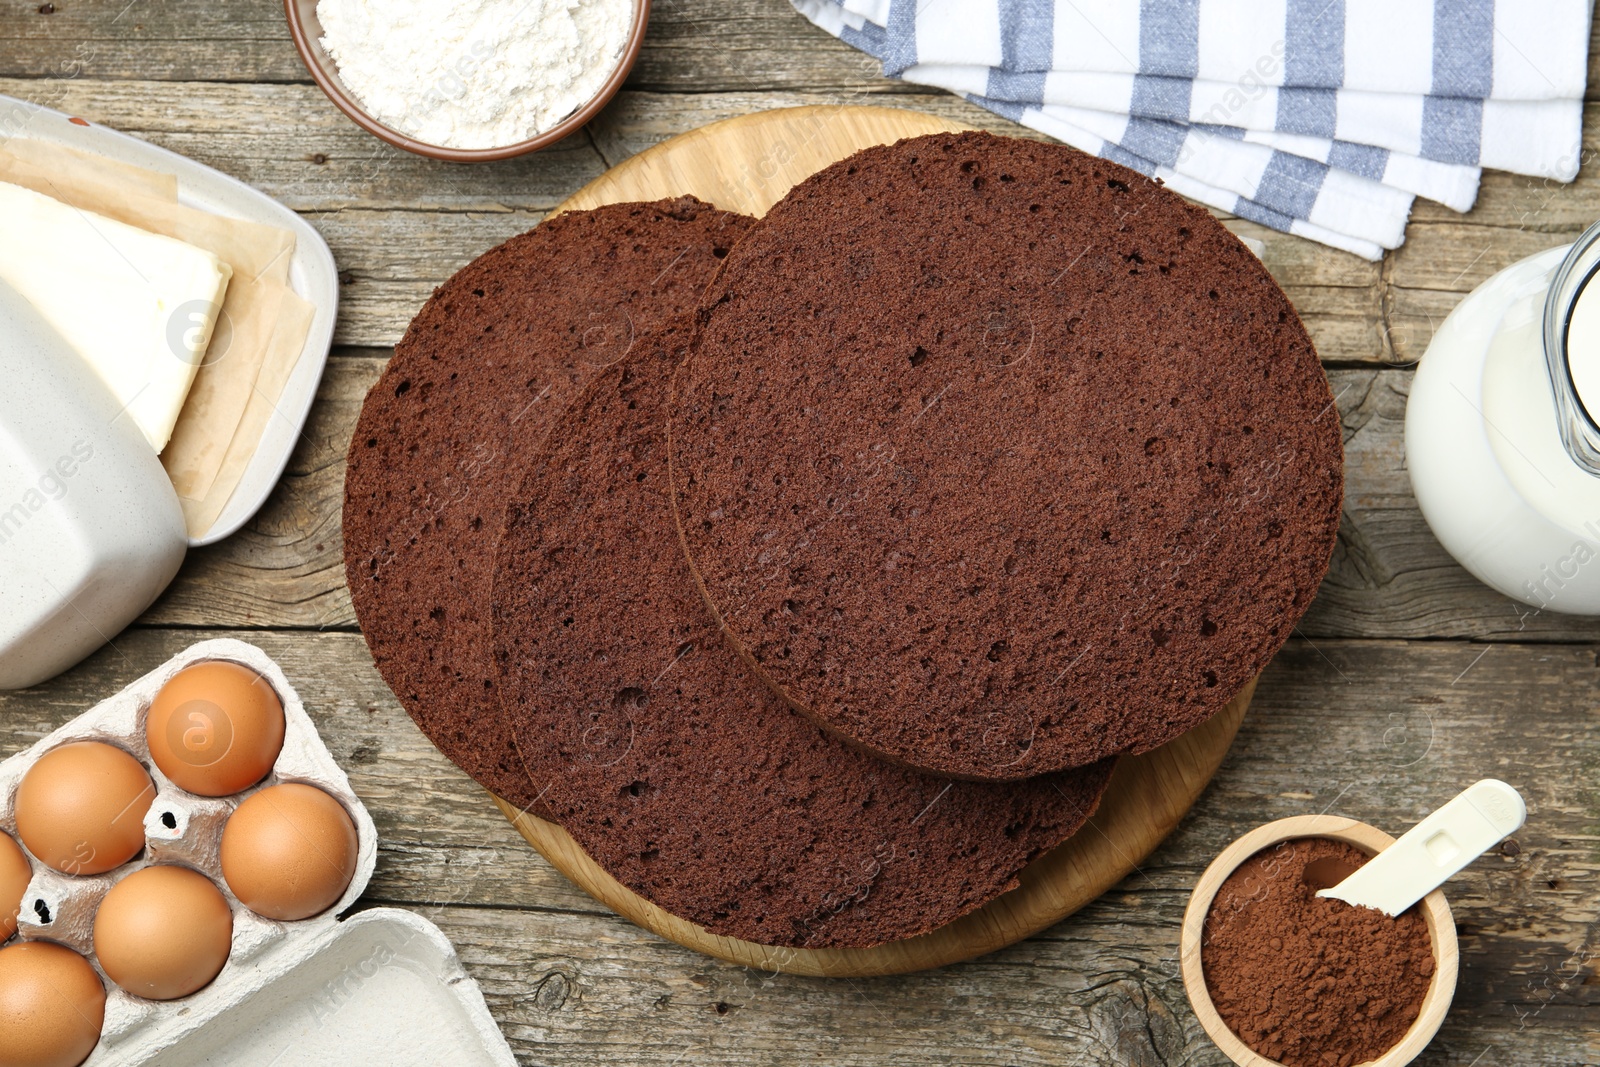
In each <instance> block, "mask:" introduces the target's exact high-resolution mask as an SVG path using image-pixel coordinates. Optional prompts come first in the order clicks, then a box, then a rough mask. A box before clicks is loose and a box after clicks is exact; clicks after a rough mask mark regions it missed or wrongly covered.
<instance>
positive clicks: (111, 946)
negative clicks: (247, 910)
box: [94, 866, 233, 1000]
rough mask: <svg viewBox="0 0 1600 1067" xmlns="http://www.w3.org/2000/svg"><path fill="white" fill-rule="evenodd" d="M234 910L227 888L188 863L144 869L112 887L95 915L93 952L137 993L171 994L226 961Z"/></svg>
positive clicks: (205, 979) (192, 986)
mask: <svg viewBox="0 0 1600 1067" xmlns="http://www.w3.org/2000/svg"><path fill="white" fill-rule="evenodd" d="M232 945H233V912H232V911H231V910H230V909H229V908H228V901H227V898H226V897H224V896H223V895H222V890H220V889H218V888H217V887H216V886H215V885H213V884H212V883H211V879H209V878H207V877H206V876H205V875H203V874H198V873H196V872H195V871H191V870H190V869H189V868H187V867H166V866H163V867H146V868H145V869H144V870H142V871H135V872H134V873H132V874H130V875H128V877H126V878H124V879H123V880H122V881H120V882H118V883H117V884H116V885H114V886H112V887H111V892H109V893H107V894H106V895H105V898H104V899H102V900H101V901H100V910H99V911H97V912H95V913H94V955H95V958H96V959H98V960H99V961H100V966H101V967H102V968H104V969H105V972H106V976H107V977H108V978H110V979H111V980H112V981H113V982H115V983H117V985H119V986H121V987H122V988H123V989H126V990H127V991H128V992H130V993H132V994H133V995H134V996H136V997H148V998H149V999H151V1000H174V999H176V998H178V997H186V996H188V995H189V994H190V993H193V992H194V991H195V990H197V989H200V988H202V987H204V986H205V985H207V984H209V983H210V981H211V979H213V978H215V977H216V976H217V973H218V972H219V971H221V970H222V965H223V964H225V963H227V962H228V950H229V949H230V948H231V947H232Z"/></svg>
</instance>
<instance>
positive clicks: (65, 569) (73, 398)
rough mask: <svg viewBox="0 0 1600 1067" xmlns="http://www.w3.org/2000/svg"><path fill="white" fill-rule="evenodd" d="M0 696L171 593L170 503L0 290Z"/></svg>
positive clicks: (86, 375)
mask: <svg viewBox="0 0 1600 1067" xmlns="http://www.w3.org/2000/svg"><path fill="white" fill-rule="evenodd" d="M0 382H3V383H4V388H0V689H18V688H21V687H23V686H29V685H33V684H34V683H36V682H41V681H44V680H45V679H46V678H49V677H51V676H52V675H55V674H57V673H59V672H61V671H63V670H66V669H67V668H68V667H70V666H72V665H73V664H74V663H76V662H78V661H79V660H80V659H82V658H83V657H84V656H87V655H88V654H89V653H90V652H92V651H94V650H95V649H96V648H99V647H100V646H101V645H103V644H105V642H106V641H107V640H109V639H110V638H111V637H112V636H113V635H115V634H116V633H117V632H118V631H120V630H121V629H122V628H123V627H124V626H126V625H128V623H130V622H132V621H133V620H134V618H135V617H137V616H138V615H139V613H140V612H142V611H144V609H145V608H147V607H149V606H150V604H151V603H152V602H153V601H154V600H155V599H156V597H157V596H159V595H160V594H161V591H162V590H163V589H165V588H166V587H167V583H168V582H170V581H172V577H173V575H175V574H177V572H178V565H179V564H180V563H182V562H183V555H184V551H185V549H186V548H187V545H188V541H187V535H186V534H185V532H184V524H183V511H182V509H181V508H180V507H179V505H178V495H177V493H175V492H174V491H173V489H172V483H171V482H170V481H168V479H167V473H166V471H165V470H163V469H162V467H161V461H160V460H158V459H157V458H156V456H155V453H154V452H152V451H150V445H149V443H148V442H147V441H146V440H145V438H144V434H143V433H141V432H140V430H139V428H138V427H137V426H136V425H135V424H134V422H133V420H132V419H131V418H129V417H127V415H126V413H125V412H124V411H122V410H121V408H120V407H119V406H118V404H117V402H116V400H115V399H114V398H113V396H112V394H111V391H110V390H109V389H107V388H106V386H105V384H104V383H103V382H102V381H101V380H100V379H99V378H98V377H97V376H96V375H95V372H94V370H93V369H92V368H90V366H89V364H88V363H87V362H85V361H84V360H83V359H82V357H80V356H79V355H78V354H77V353H76V352H74V351H73V350H72V349H71V348H69V347H67V344H66V342H65V341H64V340H62V338H61V336H60V335H59V334H57V333H56V332H55V331H54V330H53V329H51V328H50V327H49V326H48V325H47V324H46V323H45V321H44V320H43V319H42V318H40V317H39V314H38V312H36V311H35V310H34V309H33V307H32V305H30V304H29V303H28V302H27V301H26V300H24V299H23V298H22V297H20V296H18V295H17V293H16V291H15V290H13V289H11V288H9V287H7V286H5V285H3V284H0Z"/></svg>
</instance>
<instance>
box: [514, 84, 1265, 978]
mask: <svg viewBox="0 0 1600 1067" xmlns="http://www.w3.org/2000/svg"><path fill="white" fill-rule="evenodd" d="M966 128H967V127H964V126H962V125H961V124H959V123H955V122H949V121H946V120H944V119H939V118H935V117H933V116H931V115H924V114H921V113H919V112H915V111H901V110H897V109H892V108H881V107H847V106H839V107H797V108H784V109H781V110H777V111H762V112H757V113H756V114H753V115H743V116H740V117H738V118H732V119H727V120H725V121H722V122H715V123H712V124H711V125H709V126H703V127H701V128H700V129H698V130H693V131H691V132H689V133H686V134H682V135H680V136H678V137H674V138H672V139H670V140H667V141H663V142H662V143H661V144H658V145H656V146H655V147H653V148H650V149H648V150H646V151H644V152H641V153H639V154H638V155H636V156H634V157H632V158H631V159H628V160H627V161H625V162H623V163H621V164H619V165H618V166H616V167H613V168H612V169H611V170H609V171H607V172H606V173H605V174H603V175H601V176H600V177H599V178H596V179H595V180H594V181H592V182H590V183H589V184H588V185H586V186H584V187H583V188H582V189H580V190H579V191H578V192H577V193H575V194H573V195H572V196H571V197H569V198H568V199H567V200H566V201H565V202H563V203H562V204H561V205H560V206H559V207H558V208H556V211H555V212H554V213H560V212H562V211H573V210H581V209H586V208H594V207H599V206H601V205H602V204H612V203H618V202H623V201H632V200H660V199H662V198H664V197H671V196H681V195H683V194H684V193H691V194H693V195H695V196H697V197H699V198H700V199H701V200H705V201H707V202H709V203H712V204H715V205H716V206H717V207H720V208H724V209H727V210H729V211H740V212H743V213H745V214H747V215H764V214H766V211H767V209H768V208H770V207H771V206H772V205H773V204H775V203H777V202H778V200H780V199H781V198H782V197H783V195H784V194H785V193H786V192H788V191H789V189H790V187H791V186H793V185H794V184H795V183H797V182H799V181H801V180H802V179H804V178H807V177H809V176H810V175H812V174H814V173H815V172H817V171H818V170H821V169H822V168H823V167H825V166H827V165H828V164H830V163H833V162H835V161H837V160H840V159H843V158H844V157H845V156H848V155H850V154H852V153H854V152H856V151H859V150H860V149H863V148H867V147H870V146H872V145H876V144H888V143H890V142H893V141H897V140H899V139H900V138H902V137H915V136H918V135H921V134H927V133H941V132H946V131H951V130H961V129H966ZM1254 691H1255V682H1253V681H1252V682H1251V683H1250V684H1249V685H1247V686H1245V688H1244V690H1243V691H1242V692H1240V693H1239V694H1238V695H1237V696H1236V697H1235V698H1234V699H1233V701H1232V702H1231V703H1229V704H1228V706H1227V707H1226V708H1225V709H1223V710H1222V711H1221V712H1220V713H1218V714H1217V715H1216V716H1214V717H1213V718H1212V719H1211V720H1210V721H1209V722H1207V723H1206V724H1205V725H1203V726H1201V727H1199V728H1198V729H1195V730H1192V731H1190V732H1189V733H1187V734H1185V735H1183V736H1182V737H1180V738H1178V739H1177V740H1175V741H1172V742H1170V743H1169V744H1166V745H1163V746H1162V747H1161V748H1158V749H1156V750H1155V751H1153V752H1149V753H1146V754H1145V755H1142V756H1130V757H1126V758H1124V759H1123V760H1122V762H1121V763H1120V764H1118V766H1117V770H1116V773H1115V774H1114V775H1113V776H1112V779H1111V785H1110V788H1109V789H1108V790H1107V791H1106V795H1105V798H1104V799H1103V800H1102V801H1101V803H1100V810H1099V811H1098V812H1097V813H1096V815H1095V817H1094V818H1093V819H1092V820H1090V822H1089V824H1088V825H1087V826H1086V827H1084V828H1083V829H1082V830H1080V831H1079V832H1078V833H1077V834H1075V835H1074V836H1073V837H1072V838H1071V839H1070V840H1068V841H1067V842H1065V843H1064V844H1062V845H1060V846H1059V847H1057V848H1055V849H1053V850H1052V851H1050V852H1048V853H1046V854H1045V855H1043V856H1041V857H1039V858H1038V859H1037V860H1035V861H1034V862H1033V863H1032V864H1030V865H1029V866H1028V868H1027V869H1026V870H1024V871H1023V872H1022V875H1021V882H1022V884H1021V886H1019V887H1018V888H1017V889H1014V890H1012V891H1011V892H1009V893H1006V894H1005V895H1003V896H1001V897H999V898H997V899H995V900H994V901H991V902H990V903H989V904H988V905H986V906H984V907H982V908H979V909H978V910H977V911H974V912H972V913H970V914H968V915H966V916H963V917H962V918H960V919H958V920H956V921H955V922H953V923H950V924H948V925H946V926H943V927H941V928H939V929H938V930H934V931H933V932H931V933H928V934H924V935H922V936H921V937H914V938H909V939H907V940H905V941H896V942H892V943H890V944H887V945H880V946H878V947H876V948H870V949H794V948H774V947H771V946H767V945H757V944H752V943H751V942H748V941H739V940H736V939H734V938H728V937H718V936H716V935H714V934H710V933H707V932H706V931H705V930H703V929H702V928H700V927H698V926H695V925H694V924H693V923H689V922H686V921H684V920H683V919H680V918H678V917H677V916H675V915H671V914H669V913H667V912H665V911H662V910H661V909H660V908H658V907H656V906H655V905H654V904H651V903H650V902H649V901H647V900H645V899H644V898H643V897H641V896H639V895H638V894H636V893H634V892H632V891H630V890H629V889H627V888H626V887H624V886H623V885H622V884H621V883H620V882H618V881H617V880H616V879H615V878H613V877H611V875H609V874H607V873H606V872H605V871H604V870H602V869H601V868H600V867H599V866H598V865H597V864H596V863H595V862H594V861H593V860H591V859H590V858H589V856H588V854H586V853H585V852H584V851H583V850H582V849H581V848H579V847H578V846H577V844H576V843H575V842H574V841H573V840H572V838H571V837H569V836H567V834H566V832H565V831H563V830H562V829H561V828H560V827H559V826H556V825H555V824H553V823H549V822H546V821H544V820H543V819H538V818H535V817H534V816H532V815H529V814H527V813H526V812H521V811H518V810H517V809H516V808H514V807H512V806H511V805H509V804H507V803H506V802H505V801H503V800H500V799H499V798H498V797H496V798H495V800H496V803H498V804H499V805H500V808H501V810H502V811H504V812H505V814H506V817H507V818H509V819H510V820H511V822H512V825H514V826H515V827H516V828H517V829H518V831H520V832H521V834H522V836H523V837H525V838H527V839H528V842H529V843H530V844H532V845H533V847H534V848H536V849H538V850H539V852H540V854H542V855H543V856H544V858H545V859H547V860H549V861H550V863H551V865H553V866H554V867H555V868H556V869H557V870H559V871H561V872H562V873H563V874H565V875H566V876H567V877H568V878H570V879H572V881H573V882H575V883H577V885H579V886H580V887H581V888H582V889H583V890H584V891H585V892H587V893H588V894H589V895H590V896H592V897H594V898H595V899H596V900H598V901H600V902H601V903H602V904H605V905H606V906H607V907H609V908H612V909H614V910H615V911H617V912H618V913H620V914H621V915H623V916H625V917H626V918H628V919H630V920H632V921H633V922H635V923H638V924H639V925H640V926H643V927H645V928H646V929H648V930H652V931H654V932H655V933H657V934H660V935H661V936H662V937H665V938H669V939H671V940H673V941H676V942H677V943H678V944H680V945H684V946H686V947H688V948H692V949H695V950H697V951H699V952H704V953H707V954H709V955H712V956H717V957H719V958H721V959H724V960H728V961H729V962H732V963H737V964H742V965H745V966H750V967H758V968H761V969H762V970H767V971H784V972H788V973H791V974H806V975H826V976H833V977H867V976H872V975H883V974H900V973H903V972H906V971H917V970H923V969H925V968H929V967H939V966H943V965H945V964H949V963H955V962H958V961H960V960H966V959H971V958H973V957H974V956H981V955H983V954H984V953H986V952H993V951H994V950H996V949H999V948H1004V947H1005V946H1007V945H1010V944H1014V943H1015V942H1017V941H1021V940H1022V939H1023V938H1025V937H1028V936H1029V935H1031V934H1034V933H1037V932H1038V931H1040V930H1043V929H1044V928H1045V927H1048V926H1051V925H1053V924H1054V923H1056V922H1059V921H1060V920H1061V919H1063V918H1065V917H1066V916H1068V915H1070V914H1072V913H1073V912H1074V911H1077V910H1078V909H1079V908H1081V907H1083V906H1084V905H1085V904H1087V903H1089V902H1090V901H1092V900H1094V899H1095V898H1096V897H1098V896H1100V894H1102V893H1104V892H1105V891H1106V890H1108V889H1110V888H1111V887H1112V886H1113V885H1115V884H1116V883H1117V882H1119V881H1121V880H1122V879H1123V878H1124V877H1126V876H1127V875H1128V873H1129V872H1131V871H1133V870H1135V869H1136V868H1137V867H1138V865H1139V863H1140V862H1141V861H1143V860H1144V858H1145V857H1146V856H1148V855H1149V854H1150V853H1151V852H1152V851H1153V850H1154V849H1155V847H1156V846H1157V845H1158V844H1160V843H1161V840H1162V839H1163V838H1165V837H1166V836H1167V834H1169V833H1170V832H1171V831H1172V829H1173V828H1174V827H1176V826H1177V825H1178V820H1179V819H1181V818H1182V817H1183V815H1184V813H1185V812H1187V811H1188V810H1189V808H1190V806H1191V805H1193V804H1194V802H1195V800H1196V798H1198V797H1199V796H1200V793H1201V791H1202V790H1204V789H1205V787H1206V783H1207V782H1209V781H1210V780H1211V776H1212V775H1213V774H1215V773H1216V770H1217V767H1218V765H1219V764H1221V762H1222V757H1223V756H1224V755H1225V754H1226V753H1227V751H1228V746H1229V745H1230V744H1231V743H1232V742H1233V735H1234V734H1235V733H1236V732H1237V731H1238V729H1239V723H1240V721H1241V720H1242V719H1243V718H1244V713H1245V709H1246V708H1247V707H1248V706H1249V704H1250V697H1251V694H1252V693H1254Z"/></svg>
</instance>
